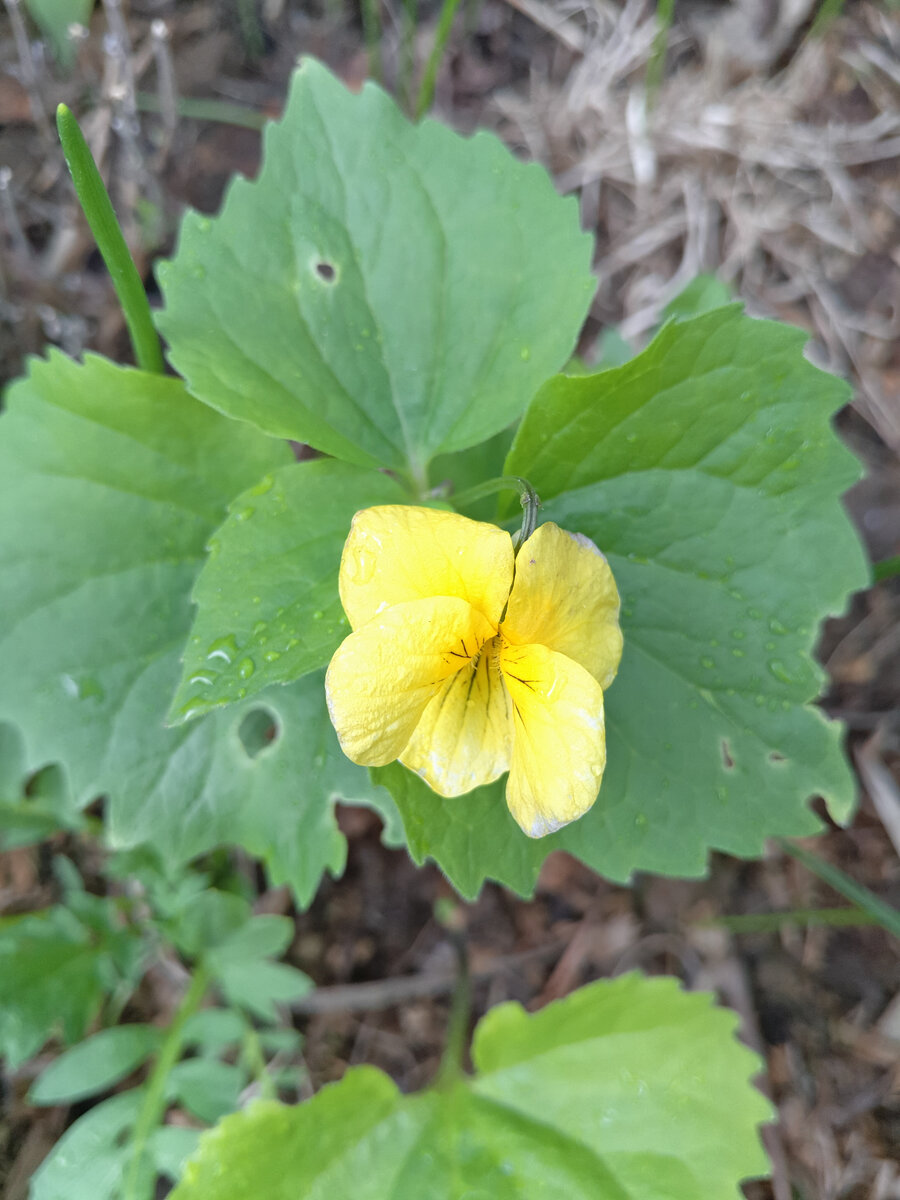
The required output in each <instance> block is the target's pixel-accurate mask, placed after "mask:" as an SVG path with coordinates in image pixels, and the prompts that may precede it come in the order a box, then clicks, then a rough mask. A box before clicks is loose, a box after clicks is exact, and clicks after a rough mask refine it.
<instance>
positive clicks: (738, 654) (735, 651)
mask: <svg viewBox="0 0 900 1200" xmlns="http://www.w3.org/2000/svg"><path fill="white" fill-rule="evenodd" d="M731 653H732V654H733V655H734V657H735V658H746V657H747V656H746V654H745V653H744V651H743V650H741V649H740V647H738V646H732V647H731Z"/></svg>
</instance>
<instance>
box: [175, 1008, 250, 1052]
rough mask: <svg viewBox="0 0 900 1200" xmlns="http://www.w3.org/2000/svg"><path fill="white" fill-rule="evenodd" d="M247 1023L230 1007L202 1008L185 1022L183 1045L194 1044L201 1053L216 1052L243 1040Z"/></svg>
mask: <svg viewBox="0 0 900 1200" xmlns="http://www.w3.org/2000/svg"><path fill="white" fill-rule="evenodd" d="M246 1032H247V1023H246V1021H245V1020H244V1018H243V1017H242V1016H241V1015H240V1013H236V1012H235V1011H234V1010H233V1009H230V1008H204V1009H202V1010H201V1011H200V1012H197V1013H194V1015H193V1016H192V1017H190V1018H189V1019H188V1021H187V1023H186V1024H185V1027H184V1034H183V1041H184V1044H185V1046H196V1047H198V1048H199V1050H200V1053H201V1054H218V1053H219V1052H220V1051H222V1050H225V1049H227V1047H229V1046H237V1045H239V1044H240V1043H241V1042H242V1041H243V1040H244V1035H245V1034H246Z"/></svg>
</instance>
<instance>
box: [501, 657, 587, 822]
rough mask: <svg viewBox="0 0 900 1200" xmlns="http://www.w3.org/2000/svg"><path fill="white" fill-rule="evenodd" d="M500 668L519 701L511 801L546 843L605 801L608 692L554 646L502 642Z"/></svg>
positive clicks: (514, 699) (515, 714) (508, 799)
mask: <svg viewBox="0 0 900 1200" xmlns="http://www.w3.org/2000/svg"><path fill="white" fill-rule="evenodd" d="M500 669H501V671H502V672H503V677H504V679H505V680H506V686H507V689H508V691H509V694H510V698H511V700H512V703H513V726H514V734H513V753H512V765H511V767H510V772H509V782H508V783H507V785H506V802H507V804H508V805H509V810H510V812H511V813H512V815H513V816H514V817H515V819H516V820H517V821H518V823H519V825H521V827H522V829H523V830H524V831H525V833H527V834H528V836H529V837H543V835H544V834H545V833H552V832H553V831H554V830H555V829H559V828H560V826H562V825H567V824H568V823H569V822H570V821H574V820H575V819H576V817H580V816H581V815H582V814H583V813H585V812H587V810H588V809H589V808H590V807H591V805H592V804H593V803H594V801H595V800H596V798H597V792H598V791H599V789H600V779H601V777H602V775H603V768H604V766H605V765H606V732H605V728H604V723H603V689H602V688H601V687H600V684H599V683H598V682H597V680H596V679H594V677H593V676H592V675H590V674H589V673H588V672H587V671H586V670H585V669H584V667H582V666H579V664H578V663H576V662H573V661H572V659H570V658H567V657H566V656H565V655H564V654H556V653H554V651H552V650H548V649H547V647H546V646H537V645H533V646H511V645H508V644H506V643H502V649H501V651H500Z"/></svg>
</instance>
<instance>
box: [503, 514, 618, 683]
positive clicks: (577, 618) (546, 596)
mask: <svg viewBox="0 0 900 1200" xmlns="http://www.w3.org/2000/svg"><path fill="white" fill-rule="evenodd" d="M503 634H504V636H505V637H506V638H507V639H508V640H509V641H510V642H514V643H515V644H516V645H520V646H526V645H531V644H533V643H535V642H539V643H540V644H541V645H543V646H548V647H549V648H550V649H551V650H556V651H557V652H558V653H559V654H565V655H566V656H567V657H568V658H571V659H574V660H575V662H577V663H581V665H582V666H583V667H584V668H585V670H587V671H590V673H591V674H592V675H593V676H594V678H595V679H596V680H597V681H598V683H599V684H600V685H601V687H604V688H606V687H609V685H610V684H611V683H612V681H613V679H615V677H616V671H617V670H618V669H619V660H620V658H621V657H622V630H621V629H620V628H619V592H618V589H617V588H616V581H615V580H614V579H613V574H612V571H611V570H610V569H609V563H608V562H607V561H606V558H605V557H604V556H603V555H602V554H601V553H600V551H599V550H598V549H597V547H596V546H595V545H594V543H593V542H592V541H591V540H590V538H586V537H585V536H584V535H583V534H580V533H568V532H567V531H566V530H565V529H560V527H559V526H558V525H554V524H553V522H552V521H548V522H547V523H546V524H545V525H539V526H538V528H537V529H536V530H535V532H534V533H533V534H532V535H531V537H530V538H529V539H528V541H527V542H525V543H524V545H523V546H522V547H521V549H520V550H519V553H518V554H517V555H516V579H515V583H514V584H513V588H512V592H511V594H510V597H509V607H508V608H507V610H506V616H505V617H504V618H503Z"/></svg>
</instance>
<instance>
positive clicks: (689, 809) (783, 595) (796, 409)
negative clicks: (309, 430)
mask: <svg viewBox="0 0 900 1200" xmlns="http://www.w3.org/2000/svg"><path fill="white" fill-rule="evenodd" d="M803 341H804V335H803V334H801V333H800V332H799V331H797V330H794V329H791V328H789V327H787V326H783V325H776V324H774V323H772V322H767V321H754V320H750V319H749V318H746V317H744V316H742V315H741V312H740V309H739V308H738V307H737V306H731V307H728V308H724V309H718V310H716V311H714V312H710V313H708V314H706V315H703V316H700V317H697V318H695V319H693V320H689V321H683V322H675V323H672V324H670V325H668V326H666V328H665V329H664V330H663V331H662V332H661V333H660V334H659V336H658V337H657V338H656V339H655V340H654V342H653V343H652V344H651V345H650V346H649V347H648V348H647V349H646V350H645V351H644V352H643V353H642V354H640V355H638V356H637V357H636V358H634V359H632V360H631V361H630V362H629V363H627V364H625V365H624V366H622V367H618V368H613V369H610V370H607V371H603V372H601V373H600V374H597V375H593V376H584V377H572V378H569V377H558V378H556V379H554V380H551V381H550V382H549V383H548V384H547V385H546V386H545V387H544V388H543V389H542V390H541V391H540V392H539V393H538V395H537V397H536V398H535V401H534V403H533V404H532V406H531V408H530V409H529V412H528V414H527V415H526V417H525V420H524V422H523V424H522V426H521V427H520V430H519V432H518V434H517V436H516V441H515V443H514V445H513V449H512V451H511V454H510V457H509V460H508V462H507V464H506V470H507V472H508V473H510V474H516V475H523V476H525V477H526V478H528V479H529V480H530V481H531V482H532V483H533V485H534V486H535V487H536V488H537V491H538V492H539V494H540V496H541V498H542V500H543V501H544V507H543V509H542V512H541V517H542V519H544V520H552V521H556V522H557V523H558V524H559V525H560V526H561V527H562V528H564V529H569V530H572V531H573V532H580V533H584V534H586V535H587V536H588V537H590V538H592V539H593V540H594V541H595V542H596V543H597V545H598V546H599V547H600V548H601V550H603V551H604V553H605V554H606V555H607V556H608V558H609V561H610V565H611V566H612V569H613V573H614V575H615V577H616V580H617V583H618V585H619V591H620V594H621V596H622V605H623V607H622V625H623V629H624V632H625V651H624V656H623V659H622V665H621V668H620V671H619V675H618V677H617V678H616V680H615V682H614V683H613V685H612V686H611V688H610V689H609V691H608V693H607V695H606V722H607V751H608V760H607V767H606V774H605V776H604V780H603V786H602V788H601V791H600V796H599V798H598V800H597V803H596V804H595V805H594V807H593V808H592V809H591V810H590V812H589V813H587V815H586V816H584V817H582V818H581V819H580V820H579V821H577V822H575V823H574V824H572V825H570V826H568V827H567V828H565V829H563V830H561V831H560V832H559V833H557V834H554V835H552V836H550V837H547V838H543V839H541V840H540V841H539V842H537V843H533V842H529V841H528V839H526V837H525V835H524V834H522V833H521V832H520V831H519V830H518V829H517V828H516V827H515V825H514V824H513V822H512V821H510V820H507V817H506V813H505V803H504V801H503V799H502V793H503V786H502V783H501V784H499V785H493V786H492V787H491V788H483V789H479V790H478V791H476V792H473V793H471V794H470V795H469V796H461V797H457V798H455V799H452V800H444V799H442V798H441V797H439V796H437V795H435V794H433V793H430V792H429V791H428V789H427V788H423V787H421V786H418V785H417V783H416V781H415V780H414V779H413V778H412V777H411V776H409V773H408V772H405V770H404V769H403V768H400V767H395V768H392V769H391V771H390V773H388V774H382V773H378V774H376V776H375V778H376V779H377V780H378V781H379V782H382V783H384V784H385V785H386V786H388V787H389V788H390V790H391V791H392V793H393V794H394V796H395V799H396V800H397V803H398V805H399V807H400V809H401V811H402V815H403V820H404V824H405V827H406V829H407V835H408V837H409V841H410V846H411V848H412V851H413V854H414V856H415V857H416V858H417V859H421V858H422V857H424V856H428V857H431V858H433V859H434V860H435V861H436V862H437V863H438V864H439V865H440V866H441V867H442V869H443V870H444V871H445V872H446V873H447V874H448V875H449V877H450V879H451V880H452V881H453V882H454V883H455V884H456V885H457V886H458V887H459V889H460V890H461V891H462V892H463V894H465V895H473V894H474V893H475V892H476V891H477V886H478V881H479V880H480V879H484V878H496V879H503V880H504V881H507V882H509V883H510V885H511V886H513V887H515V888H516V890H519V891H527V890H528V886H527V883H528V880H529V877H530V882H531V886H532V887H533V885H534V882H535V880H536V879H537V873H538V870H539V868H540V864H541V863H542V862H543V860H544V858H545V857H546V856H547V854H548V853H550V851H552V850H554V849H562V850H567V851H568V852H570V853H571V854H574V855H576V856H577V857H579V858H580V859H582V861H584V862H585V863H587V864H588V865H589V866H591V867H593V868H594V869H595V870H597V871H599V872H601V873H602V874H603V875H605V876H607V877H609V878H612V879H618V880H623V881H624V880H627V879H628V878H629V877H630V876H631V875H632V873H633V872H634V871H637V870H644V871H655V872H661V873H665V874H671V875H688V876H690V875H694V876H696V875H700V874H702V873H703V871H704V870H705V866H706V861H707V855H708V852H709V850H710V849H718V850H724V851H727V852H728V853H732V854H737V855H743V856H751V855H758V854H760V853H762V849H763V844H764V841H765V839H766V838H769V837H773V836H786V837H790V836H802V835H805V834H810V833H814V832H816V830H817V829H818V828H819V822H818V820H817V818H816V817H815V816H814V815H813V813H812V812H811V810H810V809H809V807H808V803H807V802H808V800H809V798H810V797H812V796H815V795H822V796H824V797H825V799H826V800H827V801H828V804H829V807H830V809H831V812H832V814H833V815H834V816H835V818H836V819H838V820H845V819H847V818H848V816H849V814H850V812H851V811H852V808H853V803H854V795H855V783H854V780H853V776H852V773H851V771H850V769H849V766H848V764H847V762H846V759H845V757H844V754H843V750H842V746H841V727H840V726H839V725H837V724H836V723H834V722H829V721H827V720H826V719H825V718H824V717H823V715H822V714H821V713H820V712H819V710H818V709H816V708H815V707H813V706H812V704H811V702H812V701H813V700H814V699H815V697H816V696H817V695H818V694H819V692H820V690H821V687H822V683H823V673H822V671H821V669H820V668H819V667H818V665H817V664H816V663H815V661H814V658H813V652H814V648H815V644H816V639H817V637H818V627H819V622H820V621H821V620H822V618H823V617H825V616H827V615H829V614H832V613H837V612H840V611H842V609H843V608H844V606H845V604H846V599H847V596H848V594H849V593H850V592H852V591H853V590H854V589H856V588H859V587H864V586H865V585H866V567H865V562H864V559H863V555H862V552H861V548H860V546H859V543H858V540H857V538H856V535H855V534H854V532H853V529H852V527H851V525H850V522H849V520H848V519H847V516H846V514H845V513H844V511H843V509H842V507H841V504H840V501H839V497H840V495H841V493H842V492H843V491H844V490H845V489H846V488H848V487H849V486H850V485H851V484H852V483H853V482H854V480H855V479H856V478H857V477H858V475H859V467H858V464H857V463H856V461H855V460H854V459H853V457H852V456H851V455H850V454H849V453H848V451H847V450H846V449H844V447H843V446H842V445H841V444H840V443H839V442H838V441H837V439H836V438H835V436H834V434H833V433H832V431H831V428H830V418H831V415H832V413H833V412H834V410H835V409H836V408H838V407H839V406H840V405H841V404H842V403H843V402H844V400H845V399H846V395H847V389H846V387H845V385H844V384H843V383H841V382H840V381H839V380H837V379H835V378H833V377H831V376H829V375H825V374H824V373H823V372H821V371H818V370H816V369H815V368H814V367H813V366H812V365H811V364H810V363H808V362H807V361H806V359H805V358H804V357H803V352H802V346H803ZM404 776H405V777H406V778H405V779H403V777H404ZM398 780H403V781H402V782H399V781H398ZM489 809H491V811H489ZM496 810H499V811H496ZM488 830H491V831H492V832H490V833H488V832H487V831H488Z"/></svg>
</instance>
